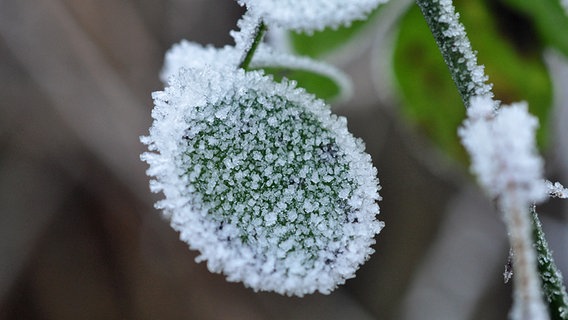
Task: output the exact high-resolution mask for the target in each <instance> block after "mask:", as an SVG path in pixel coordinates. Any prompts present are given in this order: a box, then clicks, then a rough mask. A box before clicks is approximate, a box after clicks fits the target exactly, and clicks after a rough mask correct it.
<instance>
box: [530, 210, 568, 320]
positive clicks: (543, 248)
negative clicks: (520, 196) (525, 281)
mask: <svg viewBox="0 0 568 320" xmlns="http://www.w3.org/2000/svg"><path fill="white" fill-rule="evenodd" d="M531 216H532V223H533V228H534V238H535V249H536V252H537V260H538V273H539V275H540V279H541V281H542V289H543V292H544V297H545V298H546V301H547V302H548V309H549V311H550V318H551V319H553V320H566V319H568V294H567V293H566V287H565V286H564V282H563V280H562V279H563V278H562V274H561V273H560V271H559V270H558V268H557V267H556V264H555V263H554V258H553V257H552V253H551V252H550V249H549V248H548V242H547V241H546V238H545V237H544V232H543V231H542V225H541V223H540V220H539V219H538V214H537V212H536V209H535V207H534V206H533V207H532V208H531Z"/></svg>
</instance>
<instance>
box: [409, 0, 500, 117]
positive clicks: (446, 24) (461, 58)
mask: <svg viewBox="0 0 568 320" xmlns="http://www.w3.org/2000/svg"><path fill="white" fill-rule="evenodd" d="M416 3H417V4H418V6H419V7H420V10H421V11H422V14H423V15H424V18H425V19H426V22H427V23H428V27H429V28H430V30H431V31H432V34H433V35H434V39H435V40H436V43H437V44H438V47H439V48H440V51H441V52H442V55H443V57H444V61H445V62H446V65H447V66H448V68H449V69H450V74H451V75H452V79H453V80H454V82H455V83H456V85H457V87H458V91H459V93H460V95H461V97H462V100H463V103H464V104H465V105H466V106H468V105H469V102H470V99H471V97H473V96H485V95H489V96H493V93H492V92H491V87H492V85H491V84H487V83H486V82H487V80H488V77H487V76H486V75H485V73H484V71H483V66H481V65H478V64H477V57H476V52H475V51H473V49H472V48H471V43H470V42H469V39H468V38H467V34H466V32H465V28H464V26H463V25H462V24H461V23H460V22H459V14H458V13H456V12H455V8H454V6H453V5H452V1H451V0H434V1H433V0H416Z"/></svg>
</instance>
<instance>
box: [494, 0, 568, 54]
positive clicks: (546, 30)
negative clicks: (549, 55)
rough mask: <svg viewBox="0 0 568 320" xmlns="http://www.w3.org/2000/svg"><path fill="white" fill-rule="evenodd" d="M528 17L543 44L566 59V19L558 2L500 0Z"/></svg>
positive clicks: (567, 45)
mask: <svg viewBox="0 0 568 320" xmlns="http://www.w3.org/2000/svg"><path fill="white" fill-rule="evenodd" d="M502 1H503V2H505V3H507V4H508V5H509V6H510V7H511V8H515V9H517V10H519V11H521V12H523V13H524V14H525V15H527V16H528V17H530V18H531V19H532V21H533V22H534V25H535V28H536V30H537V31H538V33H539V35H540V37H541V38H542V40H543V41H544V43H545V44H546V45H548V46H551V47H554V48H556V49H558V50H559V51H560V52H562V53H563V54H564V55H565V56H567V57H568V17H567V16H566V13H565V11H564V9H563V8H562V6H561V5H560V0H539V1H534V0H502Z"/></svg>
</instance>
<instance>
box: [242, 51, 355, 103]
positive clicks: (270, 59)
mask: <svg viewBox="0 0 568 320" xmlns="http://www.w3.org/2000/svg"><path fill="white" fill-rule="evenodd" d="M251 67H253V68H262V67H277V68H289V69H292V70H306V71H311V72H314V73H317V74H320V75H323V76H326V77H328V78H330V79H332V80H333V81H334V82H335V83H336V84H337V85H338V86H339V88H340V90H341V93H340V96H339V97H337V99H338V100H340V101H346V100H348V99H349V98H350V97H351V94H352V93H353V84H352V83H351V79H349V77H347V75H345V74H344V73H343V72H342V71H341V70H339V69H337V68H336V67H334V66H332V65H330V64H328V63H325V62H321V61H317V60H313V59H310V58H308V57H300V56H294V55H290V54H286V53H281V52H276V51H274V50H273V49H272V48H271V47H269V46H267V45H261V46H259V48H258V51H257V52H256V54H255V55H254V57H253V59H252V62H251Z"/></svg>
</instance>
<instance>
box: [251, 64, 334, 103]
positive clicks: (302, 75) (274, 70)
mask: <svg viewBox="0 0 568 320" xmlns="http://www.w3.org/2000/svg"><path fill="white" fill-rule="evenodd" d="M256 69H262V70H264V72H266V73H267V74H270V75H272V76H273V77H274V80H275V81H278V82H280V81H282V78H287V79H289V80H294V81H296V82H297V84H298V87H302V88H304V89H305V90H306V91H307V92H309V93H312V94H314V95H315V96H316V97H318V98H320V99H323V100H325V101H327V102H328V103H329V102H331V101H333V100H334V99H337V98H338V97H340V96H341V94H342V92H343V90H342V89H343V88H342V86H341V85H340V84H339V83H337V82H336V81H335V80H334V79H332V78H330V77H328V76H326V75H323V74H321V73H316V72H314V71H310V70H303V69H292V68H285V67H263V68H256Z"/></svg>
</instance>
